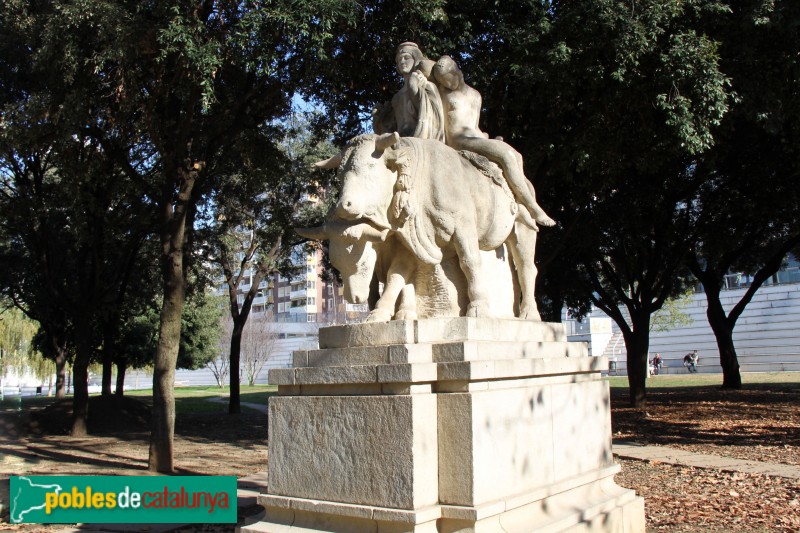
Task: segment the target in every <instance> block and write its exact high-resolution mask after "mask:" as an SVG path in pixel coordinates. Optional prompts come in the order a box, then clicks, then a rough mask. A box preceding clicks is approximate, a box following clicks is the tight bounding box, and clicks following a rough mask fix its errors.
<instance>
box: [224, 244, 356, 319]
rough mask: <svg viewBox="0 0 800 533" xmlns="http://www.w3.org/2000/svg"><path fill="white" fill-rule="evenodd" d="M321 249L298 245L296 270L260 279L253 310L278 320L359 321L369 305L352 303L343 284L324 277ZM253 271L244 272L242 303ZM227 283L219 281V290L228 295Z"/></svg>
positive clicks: (240, 292) (240, 296) (241, 289)
mask: <svg viewBox="0 0 800 533" xmlns="http://www.w3.org/2000/svg"><path fill="white" fill-rule="evenodd" d="M321 259H322V252H320V251H319V250H317V251H315V252H314V253H311V254H308V253H306V252H305V250H304V249H303V248H302V247H297V248H296V249H295V251H294V253H293V255H292V265H293V266H294V271H293V272H292V273H291V274H290V275H289V276H288V277H286V276H284V275H282V274H278V273H276V274H273V275H272V276H270V277H268V278H266V279H264V280H262V281H261V283H260V284H259V287H258V292H257V293H256V297H255V299H254V300H253V307H252V313H253V315H260V314H263V313H267V312H269V313H271V314H272V315H273V317H274V319H275V321H277V322H284V323H288V322H307V323H319V324H339V323H345V322H352V321H360V320H361V319H363V317H364V315H365V313H366V312H367V308H366V305H353V304H349V303H347V302H346V301H345V300H344V297H343V296H342V293H343V290H342V287H341V284H340V283H338V282H337V281H336V280H335V279H334V280H332V281H330V282H328V281H325V280H324V279H323V276H322V274H323V267H322V261H321ZM252 279H253V273H252V272H250V271H247V272H245V276H244V280H243V282H242V284H241V286H240V287H239V294H238V298H239V303H242V302H243V301H244V296H245V294H246V293H247V292H248V291H249V290H250V288H251V283H252ZM227 290H228V287H227V285H226V284H225V283H223V282H222V281H220V284H219V285H218V287H217V294H219V295H227Z"/></svg>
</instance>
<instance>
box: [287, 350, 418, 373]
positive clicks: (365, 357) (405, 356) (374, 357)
mask: <svg viewBox="0 0 800 533" xmlns="http://www.w3.org/2000/svg"><path fill="white" fill-rule="evenodd" d="M432 361H433V354H432V345H430V344H392V345H384V346H358V347H351V348H347V349H341V348H328V349H322V350H299V351H296V352H294V354H293V365H292V366H294V367H295V368H299V367H304V366H312V367H325V366H352V365H381V364H398V363H430V362H432Z"/></svg>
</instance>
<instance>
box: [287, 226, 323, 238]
mask: <svg viewBox="0 0 800 533" xmlns="http://www.w3.org/2000/svg"><path fill="white" fill-rule="evenodd" d="M294 230H295V231H296V232H297V233H298V235H301V236H303V237H305V238H307V239H313V240H315V241H324V240H325V239H327V238H328V231H327V230H326V229H325V226H317V227H316V228H294Z"/></svg>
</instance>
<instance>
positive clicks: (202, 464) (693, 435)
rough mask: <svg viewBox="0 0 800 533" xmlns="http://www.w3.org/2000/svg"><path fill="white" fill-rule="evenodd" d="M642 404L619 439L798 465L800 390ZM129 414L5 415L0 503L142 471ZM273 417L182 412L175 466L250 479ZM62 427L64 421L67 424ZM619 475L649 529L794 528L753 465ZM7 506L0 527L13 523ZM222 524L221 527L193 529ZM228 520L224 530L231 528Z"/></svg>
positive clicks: (652, 468) (798, 510) (661, 397)
mask: <svg viewBox="0 0 800 533" xmlns="http://www.w3.org/2000/svg"><path fill="white" fill-rule="evenodd" d="M648 397H649V403H648V407H647V408H646V409H644V410H635V409H631V408H629V407H627V400H628V399H627V395H626V392H625V391H620V390H614V392H613V393H612V427H613V432H614V438H625V439H630V440H636V441H637V442H643V443H650V444H662V445H669V446H673V447H677V448H683V449H687V450H691V451H697V452H702V453H710V454H715V455H721V456H727V457H735V458H741V459H751V460H756V461H768V462H775V463H785V464H792V465H800V387H798V388H792V387H781V388H776V389H770V388H769V387H761V388H757V389H750V390H743V391H719V390H716V389H713V388H700V389H677V390H670V389H658V390H656V389H653V390H651V391H649V393H648ZM111 408H113V409H115V410H116V411H115V412H116V413H119V412H120V411H122V412H124V416H119V414H117V416H115V417H111V418H112V419H113V420H114V423H112V424H107V425H105V426H103V425H100V426H99V427H92V426H91V425H90V430H92V431H93V432H94V433H95V434H96V436H91V437H87V438H71V437H68V436H64V435H63V434H48V433H49V432H52V430H53V426H58V423H57V422H56V421H57V420H61V419H63V418H60V417H63V415H64V413H51V415H52V416H50V417H49V418H48V417H47V416H42V414H41V413H39V416H38V417H37V416H34V417H33V419H32V420H29V419H28V417H27V414H26V413H25V412H18V413H14V412H3V413H2V421H0V423H2V425H0V456H1V457H2V461H1V462H0V500H2V501H3V502H7V501H8V476H9V475H20V474H30V475H47V474H104V475H108V474H126V475H138V474H142V475H145V474H146V473H147V472H146V464H147V453H148V433H147V416H146V411H141V410H140V409H138V408H137V407H136V406H135V404H129V405H126V406H119V405H115V406H111ZM266 426H267V420H266V415H264V414H260V413H256V412H254V411H246V412H245V413H243V414H241V415H237V416H229V415H227V414H224V413H197V414H191V415H184V416H181V417H179V418H178V420H177V422H176V435H175V463H176V465H177V467H178V473H180V474H183V475H192V474H204V475H236V476H246V475H249V474H252V473H254V472H259V471H263V470H265V469H266V465H267V438H266V436H267V427H266ZM60 431H61V432H63V431H64V427H63V426H62V427H61V428H60ZM619 463H620V464H621V466H622V472H621V473H620V474H619V475H618V476H617V481H618V483H619V484H621V485H623V486H626V487H629V488H633V489H635V490H636V491H637V492H638V493H639V494H640V495H643V496H644V497H645V509H646V515H647V523H648V531H650V532H659V533H660V532H676V533H678V532H680V533H683V532H728V531H729V532H739V531H743V532H744V531H764V532H767V531H769V532H773V531H777V532H798V531H800V482H799V481H798V480H789V479H785V478H778V477H770V476H763V475H755V474H730V473H725V472H721V471H717V470H708V469H696V468H689V467H676V466H670V465H666V464H662V463H655V462H642V461H632V460H620V461H619ZM7 512H8V511H7V509H6V510H5V511H4V513H5V516H4V517H3V521H4V522H6V523H3V524H0V529H4V528H6V529H10V530H18V531H26V532H29V531H54V530H57V529H59V528H60V527H61V526H59V527H57V528H56V527H50V528H46V527H42V526H31V525H25V526H15V525H11V524H8V523H7V519H8V518H7ZM192 529H198V530H201V529H202V530H203V531H225V530H226V529H225V528H221V527H220V526H215V527H205V528H189V529H184V530H182V531H190V530H192ZM232 529H233V528H232V527H231V528H228V530H232Z"/></svg>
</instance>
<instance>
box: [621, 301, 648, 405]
mask: <svg viewBox="0 0 800 533" xmlns="http://www.w3.org/2000/svg"><path fill="white" fill-rule="evenodd" d="M631 326H632V327H631V330H630V331H629V332H625V331H623V338H624V340H625V349H626V350H627V352H628V354H627V364H628V389H629V391H630V404H631V407H636V408H642V407H645V406H646V405H647V353H648V350H649V349H650V314H649V313H646V312H644V311H637V312H635V313H634V312H631Z"/></svg>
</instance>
